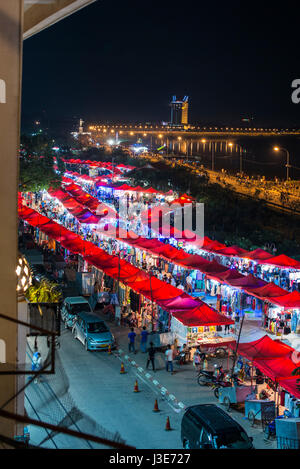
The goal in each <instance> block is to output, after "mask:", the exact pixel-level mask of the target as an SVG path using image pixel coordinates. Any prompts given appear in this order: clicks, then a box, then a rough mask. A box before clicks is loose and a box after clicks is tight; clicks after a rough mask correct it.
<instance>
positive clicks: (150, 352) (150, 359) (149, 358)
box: [146, 342, 156, 371]
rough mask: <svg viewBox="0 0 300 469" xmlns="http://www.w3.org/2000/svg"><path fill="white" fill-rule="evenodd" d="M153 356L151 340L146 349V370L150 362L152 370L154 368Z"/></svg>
mask: <svg viewBox="0 0 300 469" xmlns="http://www.w3.org/2000/svg"><path fill="white" fill-rule="evenodd" d="M154 357H155V348H154V347H153V342H150V347H149V349H148V360H147V364H146V370H148V366H149V363H150V362H151V364H152V370H153V371H156V370H155V364H154Z"/></svg>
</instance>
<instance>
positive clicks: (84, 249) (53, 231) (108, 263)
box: [19, 200, 233, 327]
mask: <svg viewBox="0 0 300 469" xmlns="http://www.w3.org/2000/svg"><path fill="white" fill-rule="evenodd" d="M19 217H20V218H21V219H22V220H25V221H26V222H27V223H29V224H30V225H32V226H34V227H38V228H39V229H40V230H41V231H42V232H44V233H45V234H46V235H47V236H49V237H51V238H53V239H55V240H56V241H57V242H59V243H60V244H61V245H62V246H63V247H64V248H65V249H68V250H69V251H71V252H73V253H76V254H80V255H81V256H82V257H83V258H84V259H85V260H86V261H87V262H88V263H90V264H91V265H94V266H95V267H97V268H99V269H101V270H102V271H103V272H105V273H106V274H107V275H109V276H110V277H113V278H114V279H119V280H120V281H121V282H122V283H124V284H126V285H128V286H129V287H130V288H132V289H133V290H134V291H136V292H137V293H140V294H142V295H143V296H145V297H146V298H148V299H150V300H152V301H154V302H155V303H157V304H158V305H160V306H161V307H162V308H164V310H166V311H169V312H171V313H172V315H173V316H175V317H177V318H178V319H179V320H180V321H181V322H182V323H183V324H185V325H188V326H193V327H197V326H215V325H226V324H233V321H232V320H231V319H230V318H227V317H226V316H224V315H222V314H220V313H218V312H217V311H216V310H214V309H213V308H211V307H209V306H208V305H207V304H206V303H204V302H203V301H201V300H198V299H194V298H192V297H191V296H189V295H187V294H186V293H184V292H182V290H180V289H178V288H176V287H173V286H172V285H170V284H168V283H166V282H163V281H162V280H159V279H158V278H156V277H153V276H150V275H149V274H148V273H146V272H144V271H143V270H140V269H138V268H137V267H135V266H133V265H132V264H130V263H129V262H127V261H125V260H124V259H121V260H120V259H119V257H118V256H112V255H109V254H107V253H106V252H105V251H104V250H102V249H100V248H99V247H97V246H95V245H94V244H93V243H91V242H89V241H85V240H83V239H82V238H81V237H80V236H79V235H77V234H76V233H73V232H72V231H70V230H68V229H67V228H65V227H64V226H62V225H59V224H58V223H56V222H54V221H53V220H50V219H49V218H48V217H45V216H44V215H41V214H40V213H38V212H37V211H35V210H33V209H31V208H29V207H26V206H24V205H22V201H21V200H20V201H19Z"/></svg>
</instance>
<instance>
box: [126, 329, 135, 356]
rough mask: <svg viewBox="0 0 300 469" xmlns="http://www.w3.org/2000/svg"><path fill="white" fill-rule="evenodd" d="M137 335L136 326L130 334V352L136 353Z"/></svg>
mask: <svg viewBox="0 0 300 469" xmlns="http://www.w3.org/2000/svg"><path fill="white" fill-rule="evenodd" d="M135 337H136V333H135V332H134V328H133V327H132V328H131V331H130V332H129V334H128V339H129V343H128V350H129V352H133V353H136V350H135V346H134V341H135Z"/></svg>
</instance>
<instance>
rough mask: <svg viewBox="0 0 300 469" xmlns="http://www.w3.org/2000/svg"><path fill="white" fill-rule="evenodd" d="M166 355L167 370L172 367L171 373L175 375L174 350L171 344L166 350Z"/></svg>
mask: <svg viewBox="0 0 300 469" xmlns="http://www.w3.org/2000/svg"><path fill="white" fill-rule="evenodd" d="M165 357H166V370H167V371H169V367H170V370H171V374H172V375H173V374H174V371H173V350H172V349H171V345H170V344H169V345H168V348H167V350H166V353H165Z"/></svg>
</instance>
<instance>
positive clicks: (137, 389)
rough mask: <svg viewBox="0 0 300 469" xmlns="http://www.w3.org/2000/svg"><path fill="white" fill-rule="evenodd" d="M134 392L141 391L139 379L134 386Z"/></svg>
mask: <svg viewBox="0 0 300 469" xmlns="http://www.w3.org/2000/svg"><path fill="white" fill-rule="evenodd" d="M133 392H139V386H138V382H137V380H136V381H135V385H134V388H133Z"/></svg>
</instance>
